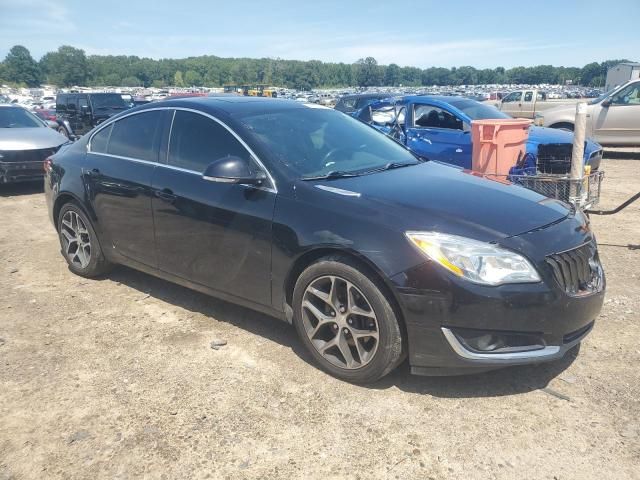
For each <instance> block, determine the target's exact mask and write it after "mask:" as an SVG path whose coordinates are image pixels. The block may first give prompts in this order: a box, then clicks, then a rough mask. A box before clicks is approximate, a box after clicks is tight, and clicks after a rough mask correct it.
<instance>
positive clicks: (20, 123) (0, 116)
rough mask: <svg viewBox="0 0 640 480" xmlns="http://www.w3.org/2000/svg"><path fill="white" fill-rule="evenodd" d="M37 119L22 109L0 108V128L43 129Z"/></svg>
mask: <svg viewBox="0 0 640 480" xmlns="http://www.w3.org/2000/svg"><path fill="white" fill-rule="evenodd" d="M43 126H44V125H43V124H42V122H41V121H40V120H38V118H37V117H36V116H35V115H33V114H32V113H30V112H27V111H26V110H25V109H24V108H20V107H9V108H0V128H33V127H43Z"/></svg>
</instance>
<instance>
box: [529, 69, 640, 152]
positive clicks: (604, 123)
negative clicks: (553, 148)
mask: <svg viewBox="0 0 640 480" xmlns="http://www.w3.org/2000/svg"><path fill="white" fill-rule="evenodd" d="M575 115H576V107H575V105H565V106H561V107H557V108H554V109H550V110H545V111H541V112H538V113H536V114H535V124H536V125H539V126H544V127H553V128H563V129H565V130H573V126H574V121H575ZM587 136H588V137H591V138H593V139H595V140H596V141H597V142H598V143H601V144H602V145H613V146H621V147H626V146H635V145H640V79H638V80H631V81H630V82H627V83H626V84H624V85H622V86H620V87H617V88H615V89H613V90H612V91H610V92H607V93H605V94H604V95H602V96H600V97H598V98H596V99H594V100H591V101H590V102H589V103H588V105H587Z"/></svg>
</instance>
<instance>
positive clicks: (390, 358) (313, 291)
mask: <svg viewBox="0 0 640 480" xmlns="http://www.w3.org/2000/svg"><path fill="white" fill-rule="evenodd" d="M293 303H294V312H295V314H294V323H295V326H296V329H297V330H298V334H299V335H300V338H301V339H302V341H303V343H304V344H305V345H306V346H307V348H308V349H309V351H310V352H311V354H312V355H313V357H314V359H315V360H316V361H317V363H318V364H319V365H320V367H322V368H323V369H324V370H325V371H327V372H329V373H331V374H332V375H334V376H336V377H339V378H341V379H344V380H347V381H350V382H355V383H367V382H373V381H375V380H377V379H379V378H381V377H383V376H384V375H386V374H387V373H389V372H390V371H391V370H392V369H393V368H394V367H395V366H397V365H398V363H399V362H400V361H401V360H402V358H403V356H402V354H403V352H402V335H401V332H400V327H399V324H398V321H397V319H396V315H395V313H394V311H393V308H392V307H391V305H390V302H389V301H388V299H387V298H386V296H385V294H384V293H383V289H382V288H381V286H380V285H378V284H377V283H376V282H375V281H372V279H371V275H367V274H365V273H363V271H361V269H360V268H359V266H358V265H356V264H355V263H352V262H351V260H350V259H349V258H346V257H327V258H324V259H321V260H320V261H318V262H317V263H314V264H313V265H311V266H310V267H308V268H307V269H306V270H305V271H304V272H302V274H301V275H300V278H299V279H298V281H297V282H296V286H295V290H294V298H293Z"/></svg>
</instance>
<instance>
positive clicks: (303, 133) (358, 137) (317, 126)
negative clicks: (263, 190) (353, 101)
mask: <svg viewBox="0 0 640 480" xmlns="http://www.w3.org/2000/svg"><path fill="white" fill-rule="evenodd" d="M240 120H241V122H242V123H243V124H244V126H245V127H246V128H247V129H248V130H249V131H250V132H251V134H252V135H253V136H254V137H255V138H257V139H258V141H259V142H260V143H262V144H263V145H264V146H265V147H266V148H267V149H268V150H269V152H270V153H271V154H272V155H273V156H274V157H275V159H276V160H277V161H279V162H281V163H283V164H285V165H286V166H288V167H289V168H291V169H292V170H293V171H294V172H295V174H296V175H298V177H300V178H303V179H304V178H313V177H318V176H323V175H332V174H342V175H362V174H366V173H369V172H373V171H377V170H380V169H384V168H385V167H387V168H388V167H389V166H394V167H396V166H404V165H414V164H417V163H420V162H419V161H418V160H417V159H416V157H415V156H413V154H411V153H410V152H409V151H407V150H406V149H405V148H403V147H402V146H400V145H399V144H397V143H396V142H394V141H393V140H391V139H390V138H388V137H387V136H386V135H384V134H382V133H380V132H378V131H376V130H375V129H373V128H371V127H369V126H367V125H365V124H364V123H362V122H359V121H358V120H355V119H353V118H351V117H349V116H347V115H345V114H343V113H341V112H337V111H334V110H330V109H325V108H311V107H303V108H299V109H298V108H296V109H287V110H281V111H275V112H268V113H254V114H247V115H244V116H242V117H241V118H240Z"/></svg>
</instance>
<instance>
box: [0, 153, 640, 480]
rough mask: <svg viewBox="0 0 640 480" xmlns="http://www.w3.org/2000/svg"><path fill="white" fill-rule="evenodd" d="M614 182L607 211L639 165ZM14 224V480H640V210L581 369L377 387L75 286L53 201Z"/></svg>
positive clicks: (164, 291)
mask: <svg viewBox="0 0 640 480" xmlns="http://www.w3.org/2000/svg"><path fill="white" fill-rule="evenodd" d="M603 168H604V169H605V171H606V172H607V173H606V179H605V183H604V199H603V202H602V205H601V206H602V207H609V206H614V205H616V204H618V203H620V202H621V201H622V200H624V199H625V198H627V197H629V196H630V195H631V194H632V193H635V191H637V190H638V186H639V185H640V161H638V160H628V159H627V160H606V161H604V167H603ZM0 212H1V215H0V292H2V293H1V295H0V385H1V388H0V479H2V480H5V479H13V478H15V479H27V478H28V479H43V478H56V479H58V478H59V479H74V478H87V479H89V478H90V479H94V478H123V479H126V478H166V479H174V478H175V479H186V478H214V479H218V478H220V479H227V478H228V479H245V478H248V479H253V478H256V479H257V478H261V479H278V478H287V479H310V478H323V479H342V478H351V479H359V478H361V479H365V478H385V479H386V478H398V479H414V478H415V479H444V478H447V479H449V478H452V479H475V478H478V479H495V478H504V479H512V478H513V479H515V478H518V479H519V478H525V479H605V478H606V479H609V478H611V479H614V478H615V479H633V478H639V479H640V402H639V397H640V372H639V370H638V365H639V364H640V345H639V343H638V340H637V339H638V338H640V327H639V325H638V322H639V321H640V204H635V205H633V206H632V207H629V208H628V209H627V210H625V211H623V212H622V213H620V214H618V215H615V216H610V217H594V218H593V225H594V229H595V231H596V232H597V235H598V240H599V242H600V245H601V256H602V259H603V263H604V265H605V269H606V272H607V275H608V293H607V300H606V304H605V308H604V310H603V312H602V315H601V316H600V318H598V321H597V322H596V327H595V329H594V331H593V333H592V334H591V335H590V336H589V337H588V338H587V339H586V341H585V342H584V343H583V345H582V348H581V351H580V352H579V354H578V355H577V358H575V356H572V357H571V358H566V359H565V360H563V361H560V362H558V363H554V364H549V365H544V366H533V367H518V368H511V369H507V370H502V371H494V372H490V373H486V374H482V375H477V376H467V377H453V378H425V377H415V376H411V375H409V373H408V368H407V366H406V365H404V366H402V367H401V368H400V369H399V370H398V371H397V372H395V373H393V374H392V375H391V376H389V377H388V378H386V379H383V380H382V381H381V382H379V383H377V384H375V385H372V386H366V387H363V386H354V385H350V384H347V383H343V382H340V381H338V380H336V379H333V378H332V377H329V376H327V375H325V374H324V373H322V372H320V371H319V370H317V369H316V368H315V367H313V366H312V365H311V364H310V362H309V357H308V356H307V355H306V354H305V353H304V351H303V350H302V345H301V344H300V342H299V341H298V340H297V338H296V336H295V332H294V330H293V329H292V328H291V327H289V326H288V325H286V324H283V323H281V322H279V321H277V320H275V319H272V318H270V317H267V316H264V315H261V314H257V313H255V312H252V311H249V310H246V309H243V308H240V307H237V306H234V305H231V304H228V303H224V302H221V301H218V300H215V299H212V298H209V297H206V296H204V295H201V294H198V293H195V292H192V291H189V290H187V289H184V288H181V287H178V286H175V285H172V284H170V283H167V282H164V281H162V280H158V279H155V278H153V277H151V276H148V275H145V274H142V273H138V272H135V271H133V270H129V269H126V268H119V269H117V270H116V271H114V272H113V273H111V274H110V275H109V276H107V277H106V278H104V279H101V280H85V279H82V278H80V277H77V276H74V275H72V274H71V273H70V272H69V271H68V270H67V268H66V265H65V262H64V260H63V259H62V257H61V256H60V254H59V247H58V243H57V237H56V234H55V232H54V229H53V227H52V226H51V224H50V223H49V220H48V218H47V212H46V208H45V202H44V198H43V195H42V192H41V190H40V189H39V187H37V186H25V185H22V186H11V187H8V186H0ZM216 339H217V340H224V341H226V342H227V344H226V345H224V346H221V347H220V348H219V349H218V350H214V349H212V348H211V347H210V344H211V342H212V341H214V340H216Z"/></svg>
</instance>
